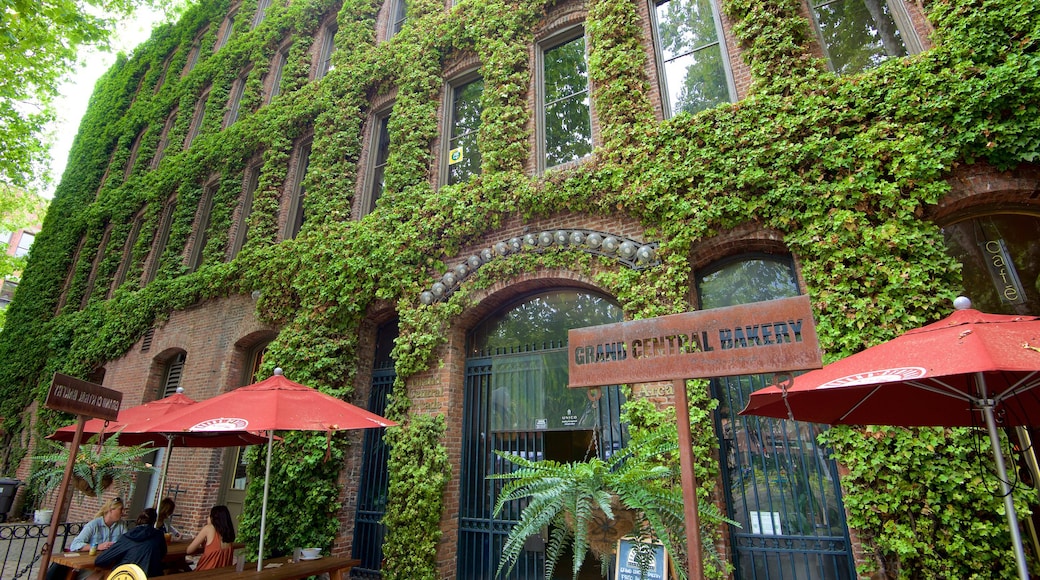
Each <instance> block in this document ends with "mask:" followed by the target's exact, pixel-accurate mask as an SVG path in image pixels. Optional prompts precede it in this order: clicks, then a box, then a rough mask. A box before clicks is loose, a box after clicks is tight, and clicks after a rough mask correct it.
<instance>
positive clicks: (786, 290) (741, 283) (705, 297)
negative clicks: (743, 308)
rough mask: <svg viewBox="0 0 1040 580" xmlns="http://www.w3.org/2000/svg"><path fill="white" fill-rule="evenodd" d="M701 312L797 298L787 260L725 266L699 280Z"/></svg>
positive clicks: (750, 260) (737, 263)
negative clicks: (702, 309) (792, 297)
mask: <svg viewBox="0 0 1040 580" xmlns="http://www.w3.org/2000/svg"><path fill="white" fill-rule="evenodd" d="M697 289H698V291H699V292H700V298H701V308H721V307H723V306H735V305H737V304H750V303H752V302H761V301H763V300H774V299H776V298H787V297H791V296H797V295H798V283H797V282H796V281H795V277H794V269H793V268H792V267H791V264H790V263H788V262H787V261H786V260H784V261H779V260H774V259H768V258H757V259H748V260H741V261H737V262H733V263H731V264H728V265H725V266H723V267H721V268H719V269H718V270H715V271H714V272H711V273H709V274H706V275H704V276H703V277H701V278H700V280H698V283H697Z"/></svg>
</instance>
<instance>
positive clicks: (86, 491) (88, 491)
mask: <svg viewBox="0 0 1040 580" xmlns="http://www.w3.org/2000/svg"><path fill="white" fill-rule="evenodd" d="M112 482H113V479H112V476H111V475H105V476H103V477H102V478H101V490H102V491H104V490H106V489H108V488H109V487H110V486H111V485H112ZM72 487H74V488H76V489H77V490H79V491H80V493H82V494H83V495H85V496H87V497H97V492H96V491H95V490H94V488H93V487H91V485H90V482H89V481H87V480H86V479H83V478H82V477H80V476H78V475H75V474H73V476H72Z"/></svg>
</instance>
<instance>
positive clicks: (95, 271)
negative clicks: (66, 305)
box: [79, 221, 112, 310]
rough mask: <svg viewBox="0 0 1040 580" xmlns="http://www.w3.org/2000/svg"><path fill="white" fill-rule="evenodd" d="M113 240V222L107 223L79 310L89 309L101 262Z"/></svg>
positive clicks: (92, 262) (91, 264)
mask: <svg viewBox="0 0 1040 580" xmlns="http://www.w3.org/2000/svg"><path fill="white" fill-rule="evenodd" d="M111 238H112V222H110V221H106V222H105V231H104V233H102V234H101V242H100V243H98V249H97V253H96V254H94V259H93V260H92V261H91V263H90V273H89V274H88V275H87V284H86V286H85V288H84V290H83V298H81V299H80V301H79V309H80V310H83V309H84V308H86V307H87V303H89V302H90V297H91V295H92V294H93V293H94V282H95V281H96V280H97V274H98V268H100V267H101V261H102V260H104V259H105V252H106V251H107V250H108V241H109V240H110V239H111Z"/></svg>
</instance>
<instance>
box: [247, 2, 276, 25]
mask: <svg viewBox="0 0 1040 580" xmlns="http://www.w3.org/2000/svg"><path fill="white" fill-rule="evenodd" d="M270 7H271V0H257V2H256V11H255V12H253V19H252V20H251V21H250V23H249V29H250V30H252V29H254V28H256V27H257V26H260V23H261V22H263V21H264V18H265V17H266V15H267V9H268V8H270Z"/></svg>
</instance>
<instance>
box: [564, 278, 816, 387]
mask: <svg viewBox="0 0 1040 580" xmlns="http://www.w3.org/2000/svg"><path fill="white" fill-rule="evenodd" d="M567 341H568V348H569V352H568V358H569V365H568V366H569V369H570V383H569V386H571V387H598V386H604V385H616V384H622V383H626V384H627V383H649V382H654V381H667V380H675V379H697V378H711V377H726V376H733V375H753V374H759V373H771V372H780V371H795V370H805V369H816V368H820V367H821V366H823V360H822V356H821V354H820V347H819V343H818V341H817V337H816V325H815V323H814V322H813V317H812V308H811V307H810V306H809V297H808V296H795V297H793V298H780V299H777V300H768V301H765V302H754V303H752V304H742V305H740V306H730V307H726V308H712V309H710V310H698V311H694V312H684V313H682V314H672V315H669V316H659V317H657V318H647V319H643V320H631V321H628V322H619V323H615V324H605V325H602V326H590V327H587V328H577V329H573V330H570V331H569V332H568V333H567Z"/></svg>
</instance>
